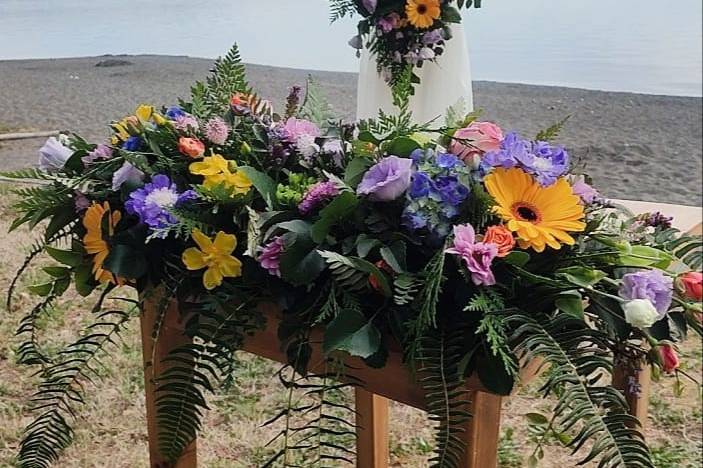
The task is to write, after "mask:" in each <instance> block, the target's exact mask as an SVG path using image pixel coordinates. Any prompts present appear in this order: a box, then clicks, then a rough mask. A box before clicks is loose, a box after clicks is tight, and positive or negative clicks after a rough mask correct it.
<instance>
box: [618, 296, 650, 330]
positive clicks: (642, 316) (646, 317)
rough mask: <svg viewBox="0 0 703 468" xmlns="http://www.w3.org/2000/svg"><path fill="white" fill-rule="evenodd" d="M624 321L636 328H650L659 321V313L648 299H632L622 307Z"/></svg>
mask: <svg viewBox="0 0 703 468" xmlns="http://www.w3.org/2000/svg"><path fill="white" fill-rule="evenodd" d="M622 308H623V310H624V311H625V321H626V322H627V323H629V324H630V325H632V326H633V327H637V328H648V327H651V326H652V325H653V324H654V322H656V321H657V320H659V313H658V312H657V309H656V308H655V307H654V304H652V302H651V301H650V300H649V299H634V300H632V301H630V302H626V303H625V304H624V305H623V306H622Z"/></svg>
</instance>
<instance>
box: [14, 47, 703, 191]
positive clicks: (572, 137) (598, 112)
mask: <svg viewBox="0 0 703 468" xmlns="http://www.w3.org/2000/svg"><path fill="white" fill-rule="evenodd" d="M108 58H110V59H120V60H125V61H128V62H129V64H128V65H124V66H116V67H96V66H95V65H96V64H97V63H98V62H100V61H103V60H106V59H108ZM210 65H211V60H206V59H196V58H189V57H163V56H126V57H87V58H75V59H56V60H17V61H0V131H2V128H23V129H36V130H53V129H57V130H73V131H76V132H78V133H80V134H81V135H83V136H84V137H86V138H88V139H93V140H95V141H97V140H99V139H102V138H104V137H105V136H106V135H107V133H108V131H107V126H106V124H107V123H108V122H109V121H110V120H113V119H116V118H119V117H121V116H123V115H125V114H127V113H129V112H131V111H133V109H134V108H135V106H136V105H137V104H139V103H142V102H148V103H153V104H155V105H166V104H171V103H175V102H176V100H177V97H178V96H187V95H188V89H189V85H190V84H191V83H192V82H193V81H194V80H196V79H201V78H202V77H203V76H204V75H205V74H206V73H207V71H208V68H209V67H210ZM309 73H311V74H312V75H313V76H315V77H316V78H317V80H318V81H319V82H320V83H321V84H322V85H323V87H324V89H325V90H326V92H327V95H328V97H329V99H330V101H331V102H332V103H333V105H334V106H335V109H336V110H337V112H339V113H340V115H342V116H346V117H348V118H351V117H353V115H354V109H355V105H356V103H355V96H356V75H355V74H351V73H333V72H317V71H315V72H309V71H305V70H294V69H285V68H276V67H268V66H260V65H251V66H249V76H250V80H251V82H252V83H253V84H254V86H255V88H256V89H257V90H258V92H259V94H260V95H261V96H265V97H269V98H271V99H272V100H273V101H274V103H281V102H282V101H283V99H284V97H285V95H286V92H287V89H288V87H289V86H290V85H292V84H302V83H303V82H304V81H305V77H306V76H307V75H308V74H309ZM474 86H475V88H474V89H475V100H476V105H477V107H479V108H483V109H485V110H486V112H485V113H484V116H485V118H487V119H490V120H494V121H496V122H498V123H499V124H500V125H501V126H502V127H503V128H504V129H518V130H520V131H521V132H522V133H524V134H525V135H533V134H535V133H536V132H537V131H538V130H539V129H541V128H543V127H546V126H548V125H550V124H551V123H553V122H555V121H557V120H559V119H561V118H562V117H564V116H566V115H569V114H571V115H572V118H571V120H570V121H569V123H568V125H567V127H566V129H565V130H564V132H563V134H562V136H561V138H560V141H561V142H562V143H564V144H565V145H567V147H568V148H569V149H570V150H571V153H572V155H573V156H574V157H575V158H577V159H579V160H580V161H581V162H582V163H584V164H586V166H587V170H588V172H589V173H590V174H592V175H593V177H594V179H595V182H596V184H597V185H598V187H599V188H600V189H601V191H602V192H603V193H604V194H605V195H606V196H608V197H613V198H630V199H641V200H650V201H657V202H668V203H680V204H689V205H700V204H701V169H702V160H703V152H702V149H701V139H702V138H703V131H702V128H701V127H702V124H701V118H702V114H703V113H702V106H701V98H686V97H670V96H650V95H640V94H629V93H611V92H601V91H587V90H580V89H571V88H560V87H550V86H532V85H521V84H504V83H492V82H476V83H474ZM41 144H42V141H41V140H24V141H17V142H10V143H7V142H6V143H2V146H0V170H5V169H14V168H21V167H26V166H29V165H32V164H34V162H35V161H36V150H37V149H38V148H39V146H41Z"/></svg>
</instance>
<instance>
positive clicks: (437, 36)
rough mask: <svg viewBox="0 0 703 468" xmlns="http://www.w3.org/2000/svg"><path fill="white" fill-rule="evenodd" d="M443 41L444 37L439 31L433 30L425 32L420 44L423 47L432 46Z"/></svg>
mask: <svg viewBox="0 0 703 468" xmlns="http://www.w3.org/2000/svg"><path fill="white" fill-rule="evenodd" d="M443 40H444V35H443V34H442V30H441V29H433V30H432V31H429V32H426V33H425V34H424V35H423V36H422V43H423V44H425V45H433V44H436V43H438V42H441V41H443Z"/></svg>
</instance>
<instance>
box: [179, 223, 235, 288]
mask: <svg viewBox="0 0 703 468" xmlns="http://www.w3.org/2000/svg"><path fill="white" fill-rule="evenodd" d="M192 237H193V240H194V241H195V243H196V244H198V247H199V248H196V247H191V248H189V249H186V250H185V251H184V252H183V255H182V260H183V264H184V265H185V266H186V268H188V269H189V270H191V271H195V270H202V269H203V268H207V270H205V274H203V285H204V286H205V288H206V289H208V290H211V289H215V288H216V287H217V286H219V285H221V284H222V280H223V279H224V278H225V277H227V278H236V277H238V276H242V262H240V261H239V260H238V259H236V258H234V257H233V256H232V252H234V249H236V248H237V238H236V237H235V236H234V235H232V234H226V233H224V232H222V231H220V232H218V233H217V235H216V236H215V240H214V241H213V240H212V239H210V238H209V237H208V236H206V235H205V234H203V233H202V232H200V231H199V230H198V229H196V230H194V231H193V233H192Z"/></svg>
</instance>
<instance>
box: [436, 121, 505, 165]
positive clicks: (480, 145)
mask: <svg viewBox="0 0 703 468" xmlns="http://www.w3.org/2000/svg"><path fill="white" fill-rule="evenodd" d="M454 138H456V139H455V140H452V143H451V144H450V145H449V151H451V152H452V153H454V154H456V155H457V156H459V157H460V158H461V159H462V160H464V161H465V162H471V159H472V158H473V156H474V155H478V156H481V155H482V154H483V153H487V152H489V151H497V150H499V149H500V144H501V142H502V141H503V130H501V129H500V127H498V126H497V125H496V124H494V123H491V122H473V123H472V124H471V125H469V126H468V127H466V128H460V129H459V130H457V131H456V132H455V133H454ZM458 140H465V141H458Z"/></svg>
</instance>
